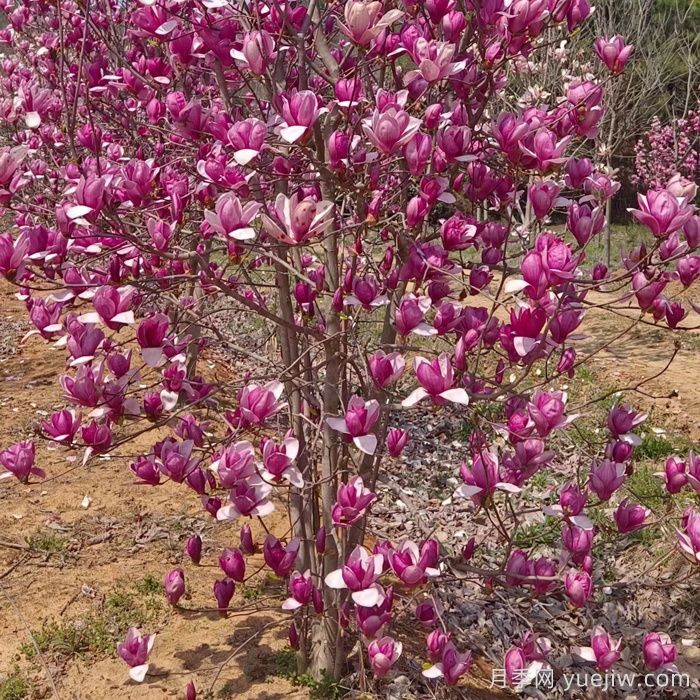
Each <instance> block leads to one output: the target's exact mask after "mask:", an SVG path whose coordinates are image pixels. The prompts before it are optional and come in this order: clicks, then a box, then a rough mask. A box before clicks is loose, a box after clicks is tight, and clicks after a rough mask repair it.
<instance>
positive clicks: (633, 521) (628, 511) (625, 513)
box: [613, 498, 651, 532]
mask: <svg viewBox="0 0 700 700" xmlns="http://www.w3.org/2000/svg"><path fill="white" fill-rule="evenodd" d="M650 512H651V511H650V510H649V509H648V508H645V507H644V506H640V505H638V504H636V503H630V502H629V499H627V498H625V499H624V500H623V501H621V502H620V505H619V506H618V507H617V510H615V513H614V516H613V517H614V518H615V523H616V524H617V529H618V531H619V532H634V531H635V530H639V528H641V527H644V521H645V520H646V518H647V516H648V515H649V513H650Z"/></svg>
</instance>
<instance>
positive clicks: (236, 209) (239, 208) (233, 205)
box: [204, 192, 262, 241]
mask: <svg viewBox="0 0 700 700" xmlns="http://www.w3.org/2000/svg"><path fill="white" fill-rule="evenodd" d="M261 206H262V205H261V204H260V202H246V203H245V204H241V201H240V199H238V197H236V195H235V194H234V193H233V192H226V193H225V194H222V195H221V196H220V197H219V198H218V199H217V200H216V205H215V206H214V211H210V210H209V209H207V210H206V211H205V212H204V219H205V220H206V222H207V223H208V224H209V225H210V226H211V227H212V229H214V231H216V232H217V233H220V234H221V235H222V236H228V237H230V238H233V239H234V240H236V241H249V240H251V239H253V238H255V229H254V228H252V227H251V225H250V224H251V222H252V221H253V219H255V217H256V216H257V214H258V212H259V211H260V207H261Z"/></svg>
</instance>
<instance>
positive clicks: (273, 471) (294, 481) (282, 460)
mask: <svg viewBox="0 0 700 700" xmlns="http://www.w3.org/2000/svg"><path fill="white" fill-rule="evenodd" d="M298 454H299V440H297V439H296V438H295V437H294V436H292V435H287V436H286V437H285V438H284V440H283V441H282V443H281V444H278V443H276V442H275V441H274V440H270V439H265V440H264V442H263V445H262V458H263V466H264V467H265V469H264V471H263V473H262V477H263V479H265V480H266V481H276V482H279V481H281V480H285V481H287V482H289V483H290V484H291V485H292V486H296V487H297V488H303V486H304V477H303V476H302V475H301V472H300V471H299V469H298V468H297V466H296V465H295V464H294V460H295V459H296V458H297V455H298Z"/></svg>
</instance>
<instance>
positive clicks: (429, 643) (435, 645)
mask: <svg viewBox="0 0 700 700" xmlns="http://www.w3.org/2000/svg"><path fill="white" fill-rule="evenodd" d="M449 641H450V635H449V634H445V633H444V632H443V631H442V630H439V629H437V630H433V631H432V632H431V633H430V634H429V635H428V637H427V638H426V640H425V648H426V651H427V653H428V658H429V659H430V660H431V661H432V662H433V663H434V664H436V663H438V662H439V661H440V659H442V653H443V651H444V650H445V646H446V645H447V644H448V643H449Z"/></svg>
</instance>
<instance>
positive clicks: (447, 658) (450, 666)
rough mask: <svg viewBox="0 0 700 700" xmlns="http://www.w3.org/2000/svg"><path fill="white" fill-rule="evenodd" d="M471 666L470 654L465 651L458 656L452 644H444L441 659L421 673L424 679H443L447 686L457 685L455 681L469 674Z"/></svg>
mask: <svg viewBox="0 0 700 700" xmlns="http://www.w3.org/2000/svg"><path fill="white" fill-rule="evenodd" d="M471 665H472V654H471V652H470V651H466V652H464V653H463V654H460V653H459V652H458V651H457V647H455V645H454V644H452V642H448V643H447V644H445V647H444V649H443V650H442V658H441V659H440V661H439V662H438V663H436V664H435V665H433V666H431V667H430V668H427V669H425V671H423V675H424V676H425V677H426V678H440V677H442V678H444V679H445V682H446V683H447V685H457V681H459V679H460V678H461V677H462V676H463V675H464V674H465V673H468V672H469V669H470V668H471Z"/></svg>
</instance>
